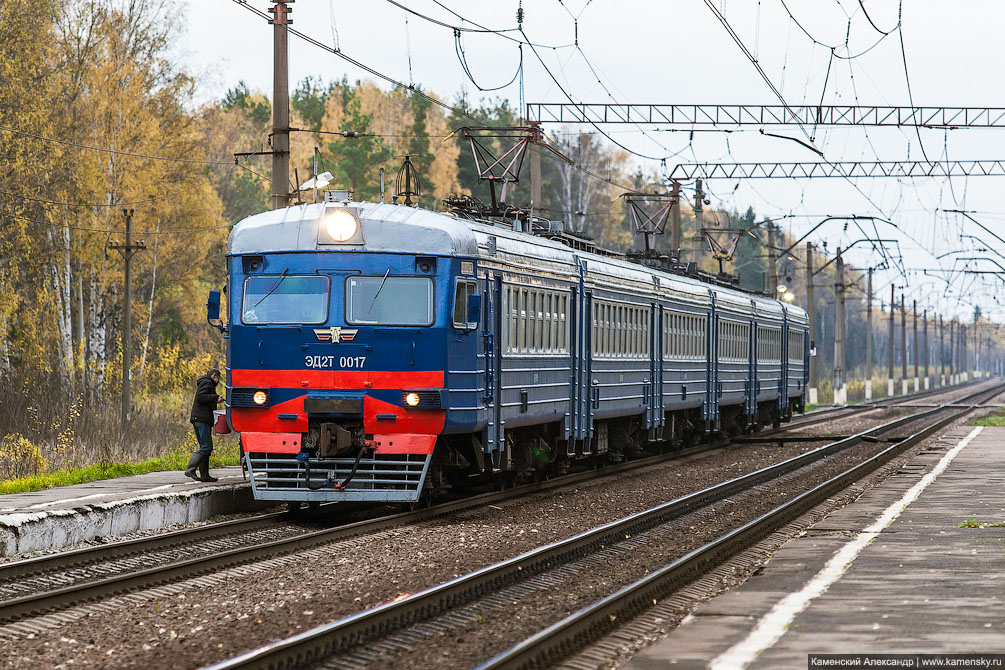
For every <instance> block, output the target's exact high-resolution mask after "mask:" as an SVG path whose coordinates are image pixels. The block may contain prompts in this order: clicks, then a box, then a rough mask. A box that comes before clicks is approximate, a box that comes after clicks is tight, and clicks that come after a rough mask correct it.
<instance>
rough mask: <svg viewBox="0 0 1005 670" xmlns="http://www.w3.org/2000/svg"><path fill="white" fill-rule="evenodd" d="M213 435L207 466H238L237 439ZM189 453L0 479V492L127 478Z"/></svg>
mask: <svg viewBox="0 0 1005 670" xmlns="http://www.w3.org/2000/svg"><path fill="white" fill-rule="evenodd" d="M214 437H215V439H214V443H215V444H214V449H213V455H212V457H211V458H210V461H209V464H210V467H214V468H219V467H223V466H225V465H238V464H239V463H240V454H239V452H238V446H237V440H236V439H226V440H222V439H220V436H218V435H217V436H214ZM190 456H191V452H190V451H188V450H187V449H185V448H184V447H179V448H178V449H175V450H173V451H170V452H168V453H167V454H165V455H163V456H158V457H156V458H148V459H146V460H143V461H140V462H138V463H97V464H95V465H88V466H86V467H82V468H76V469H73V470H66V471H60V472H45V473H42V474H38V475H33V476H31V477H21V478H18V479H10V480H7V481H2V482H0V494H5V493H25V492H27V491H41V490H42V489H48V488H52V487H54V486H69V485H71V484H85V483H87V482H95V481H98V480H101V479H114V478H115V477H129V476H131V475H142V474H146V473H148V472H160V471H165V470H184V469H185V466H186V465H188V459H189V457H190Z"/></svg>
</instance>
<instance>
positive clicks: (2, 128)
mask: <svg viewBox="0 0 1005 670" xmlns="http://www.w3.org/2000/svg"><path fill="white" fill-rule="evenodd" d="M0 132H5V133H10V134H12V135H19V136H21V137H30V138H32V139H36V140H42V141H44V142H52V143H54V144H61V145H63V146H68V147H74V148H76V149H85V150H87V151H97V152H99V153H105V154H112V155H115V156H126V157H129V158H145V159H149V160H155V161H166V162H170V163H192V164H195V165H228V166H229V165H233V164H232V163H231V162H230V161H204V160H198V159H195V158H176V157H173V156H158V155H156V154H143V153H138V152H135V151H120V150H118V149H108V148H105V147H96V146H91V145H88V144H81V143H79V142H71V141H70V140H63V139H59V138H56V137H46V136H44V135H39V134H37V133H29V132H25V131H23V130H17V129H15V128H7V127H5V126H0Z"/></svg>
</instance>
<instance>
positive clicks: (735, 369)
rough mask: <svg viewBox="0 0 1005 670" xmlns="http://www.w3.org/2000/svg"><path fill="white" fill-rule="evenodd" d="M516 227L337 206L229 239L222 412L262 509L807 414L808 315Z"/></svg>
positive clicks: (451, 482)
mask: <svg viewBox="0 0 1005 670" xmlns="http://www.w3.org/2000/svg"><path fill="white" fill-rule="evenodd" d="M520 226H521V224H520V223H519V222H517V223H514V222H513V221H512V220H506V221H500V220H491V219H485V220H472V219H469V218H464V217H462V216H454V215H448V214H440V213H434V212H430V211H427V210H423V209H418V208H414V207H408V206H404V205H391V204H384V203H368V202H353V201H350V200H333V201H331V202H324V203H317V204H310V205H299V206H294V207H288V208H286V209H278V210H274V211H270V212H265V213H263V214H258V215H255V216H251V217H248V218H247V219H244V220H243V221H241V222H240V223H238V224H237V225H236V226H235V227H234V229H233V231H232V233H231V235H230V240H229V245H228V253H227V264H228V276H229V282H228V283H229V287H230V297H229V300H228V305H227V322H228V323H227V325H226V327H225V330H224V332H225V334H226V338H227V355H228V360H227V366H228V367H227V411H228V417H229V421H230V424H231V426H232V428H233V429H234V430H235V431H238V432H240V434H241V439H242V444H243V448H244V452H245V453H244V458H245V464H246V465H247V468H248V471H249V474H250V477H251V482H252V485H253V489H254V495H255V497H256V498H257V499H264V500H284V501H290V502H303V501H311V502H313V501H382V502H416V501H418V500H419V498H420V496H421V495H422V494H423V493H425V492H432V491H442V490H444V489H447V488H450V487H452V486H456V485H458V484H460V483H464V482H470V481H473V480H478V479H484V478H491V477H496V478H500V479H505V478H513V477H515V476H518V475H520V474H521V473H523V474H527V473H533V472H540V471H547V470H556V469H561V468H564V467H565V466H567V465H569V464H572V463H575V462H576V461H578V460H580V459H600V460H607V461H617V460H621V459H623V458H625V457H626V456H630V455H632V454H633V453H641V452H645V451H648V450H650V449H651V448H652V447H653V446H654V445H667V444H673V445H680V444H686V443H689V442H693V441H696V440H698V439H700V438H701V436H702V435H703V434H705V433H709V432H716V431H719V432H726V433H731V432H739V431H742V430H745V429H749V428H752V427H757V426H761V425H765V424H769V423H777V422H779V421H784V420H787V419H788V418H790V417H791V415H792V413H793V411H802V409H803V404H804V401H805V391H806V380H807V374H808V349H809V342H808V337H807V320H806V313H805V312H804V311H803V310H802V309H800V308H798V307H794V306H790V305H786V304H784V303H781V302H779V301H777V300H772V299H769V298H767V297H764V296H760V295H756V294H752V293H748V292H742V291H739V290H736V289H734V288H731V287H727V286H722V285H716V284H714V283H710V282H706V281H702V280H700V279H698V278H696V277H693V276H686V274H684V273H682V272H679V271H664V270H660V269H654V268H652V267H648V266H646V265H642V264H639V263H635V262H631V261H630V260H628V259H626V258H625V257H623V256H618V255H615V254H611V253H607V252H603V251H602V250H598V249H594V248H593V247H592V245H590V243H589V242H588V241H586V240H583V239H581V238H579V237H575V236H572V235H568V234H564V233H561V232H556V231H555V230H554V227H553V226H546V227H545V228H546V229H551V230H550V232H546V234H543V235H542V234H535V233H534V232H522V231H520V230H515V229H514V228H519V227H520ZM215 297H216V300H217V304H218V298H219V296H218V295H216V296H215ZM210 302H211V304H212V303H213V302H214V300H213V298H211V301H210ZM210 311H211V316H216V315H215V314H212V312H213V308H212V307H211V308H210Z"/></svg>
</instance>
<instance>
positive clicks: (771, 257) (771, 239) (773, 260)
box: [768, 220, 812, 298]
mask: <svg viewBox="0 0 1005 670" xmlns="http://www.w3.org/2000/svg"><path fill="white" fill-rule="evenodd" d="M810 281H812V279H811V280H810ZM768 297H769V298H777V297H778V258H777V257H776V256H775V224H774V223H773V222H772V221H771V220H768Z"/></svg>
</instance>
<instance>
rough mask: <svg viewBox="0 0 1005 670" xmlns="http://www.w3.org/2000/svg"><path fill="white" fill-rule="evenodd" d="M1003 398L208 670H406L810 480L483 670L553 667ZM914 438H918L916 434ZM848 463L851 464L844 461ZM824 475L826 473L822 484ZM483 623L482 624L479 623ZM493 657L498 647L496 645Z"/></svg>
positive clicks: (809, 459) (831, 451) (864, 438)
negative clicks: (437, 648)
mask: <svg viewBox="0 0 1005 670" xmlns="http://www.w3.org/2000/svg"><path fill="white" fill-rule="evenodd" d="M1003 389H1005V386H1001V385H996V386H994V387H992V388H990V389H989V388H983V389H981V390H978V391H976V392H974V393H971V394H969V395H968V396H967V397H965V398H963V399H957V400H952V401H950V402H947V403H945V404H943V405H938V406H935V407H933V408H929V409H923V410H922V411H921V412H918V413H916V414H911V415H909V416H905V417H900V418H897V419H894V420H892V421H889V422H887V423H885V424H882V425H880V426H877V427H873V428H870V429H868V430H865V431H862V432H860V433H858V434H855V435H852V436H850V437H847V438H845V439H842V440H839V441H837V442H834V443H831V444H827V445H825V446H822V447H820V448H818V449H815V450H813V451H810V452H807V453H804V454H802V455H800V456H796V457H794V458H791V459H789V460H787V461H783V462H781V463H778V464H776V465H773V466H770V467H767V468H763V469H762V470H758V471H757V472H753V473H750V474H747V475H744V476H742V477H738V478H736V479H733V480H730V481H728V482H724V483H722V484H719V485H716V486H713V487H710V488H707V489H704V490H702V491H699V492H697V493H694V494H692V495H689V496H686V497H683V498H679V499H677V500H674V501H671V502H669V503H666V504H663V505H660V506H658V507H654V508H652V509H650V510H647V511H644V512H640V513H638V514H634V515H631V516H629V517H626V518H624V519H620V520H618V521H615V522H613V523H609V524H606V525H604V526H601V527H598V528H595V529H593V530H590V531H587V532H584V533H581V534H579V535H575V536H573V537H570V538H568V539H566V540H562V541H560V542H555V543H553V544H550V545H547V546H545V547H541V548H539V549H535V550H533V551H530V552H527V553H524V554H522V555H520V556H517V557H515V558H511V559H509V560H506V561H502V562H500V563H497V564H495V565H490V566H487V567H485V568H482V569H480V570H477V571H475V572H472V573H469V574H466V575H463V576H461V577H458V578H456V579H453V580H451V581H448V582H445V583H443V584H440V585H438V586H435V587H432V588H429V589H427V590H425V591H422V592H420V593H417V594H414V595H411V596H408V597H405V598H403V599H400V600H397V601H394V602H391V603H387V604H385V605H381V606H378V607H375V608H371V609H369V610H365V611H363V612H360V613H359V614H356V615H353V616H350V617H347V618H345V619H341V620H339V621H335V622H333V623H331V624H327V625H325V626H321V627H319V628H316V629H314V630H311V631H308V632H305V633H302V634H299V635H297V636H295V637H292V638H288V639H285V640H280V641H277V642H275V643H272V644H269V645H266V646H264V647H261V648H259V649H256V650H253V651H251V652H248V653H246V654H243V655H241V656H238V657H235V658H232V659H230V660H227V661H224V662H221V663H218V664H215V665H212V666H209V667H210V668H211V669H212V670H236V669H238V668H241V669H246V668H304V667H326V668H327V667H332V668H334V667H338V668H354V667H379V666H382V665H388V664H393V665H399V664H401V663H402V662H405V665H407V664H408V663H407V662H408V661H412V660H413V659H412V654H413V653H415V654H417V655H418V652H414V650H416V649H419V648H421V647H422V645H429V644H430V642H433V643H435V642H436V641H438V640H450V639H452V638H453V639H456V640H457V641H458V642H460V641H461V640H462V639H464V638H466V637H468V636H470V635H473V634H476V633H473V629H477V628H479V626H480V624H481V623H482V621H483V617H484V618H485V619H486V620H488V619H491V618H493V617H494V618H495V619H496V620H499V619H500V618H502V619H503V620H505V617H506V616H507V614H508V613H509V611H510V610H511V609H514V610H515V609H518V608H517V607H516V606H517V604H518V601H520V600H521V599H525V598H531V599H533V598H535V597H538V598H540V597H547V596H546V595H543V594H547V593H548V592H550V591H551V588H550V587H552V586H554V585H555V584H558V583H561V582H563V581H564V580H566V579H590V578H591V577H592V578H594V579H596V578H597V577H596V575H598V574H611V572H612V571H611V570H607V571H606V573H605V572H604V570H603V567H602V566H603V564H604V563H605V562H610V561H624V560H626V558H625V557H626V556H629V555H630V553H631V552H632V551H634V550H636V549H637V548H638V547H640V546H644V545H645V544H646V543H648V542H659V541H660V540H661V539H662V540H664V541H665V540H666V539H667V537H671V536H672V532H673V530H674V526H675V524H677V526H678V531H679V525H680V523H681V522H682V521H684V520H686V519H693V518H697V517H696V516H695V515H699V516H700V515H701V514H703V513H708V510H709V509H710V508H713V509H714V508H715V507H716V506H718V507H719V508H720V509H722V508H723V507H724V506H727V505H734V506H737V507H743V506H744V505H745V504H746V503H745V501H751V500H755V499H758V498H760V499H770V498H771V497H772V491H773V490H772V488H771V487H772V486H774V485H775V484H776V483H782V484H785V483H786V479H787V478H788V482H792V481H795V480H797V479H799V478H803V479H802V480H801V481H802V486H803V487H804V488H802V489H798V490H799V492H798V494H796V495H795V496H794V497H793V496H791V495H789V496H788V499H787V500H786V501H785V502H784V503H782V504H780V505H778V506H777V507H773V508H771V509H769V510H766V511H764V513H760V512H759V511H757V512H755V511H751V514H754V515H755V516H756V518H753V519H748V520H745V521H744V522H743V523H742V524H740V525H739V526H735V525H734V526H733V527H731V528H729V529H727V530H726V531H725V532H724V533H722V535H721V536H719V537H717V538H716V539H715V540H713V541H712V542H708V543H706V544H703V545H701V546H698V547H695V548H693V549H691V550H689V551H688V552H687V553H686V555H683V556H680V557H678V558H676V559H675V560H673V561H672V562H671V563H669V564H661V566H660V567H658V568H657V569H653V570H649V569H647V570H646V573H647V574H646V575H645V576H644V577H642V578H641V579H639V580H638V581H637V582H633V583H629V584H627V585H624V586H623V587H621V588H619V589H618V590H617V591H616V592H615V593H613V594H607V595H605V596H604V597H603V598H601V599H600V600H598V601H596V602H594V603H592V604H590V605H588V606H587V607H585V608H582V609H578V611H577V612H576V613H575V614H574V615H572V616H569V617H566V618H564V619H561V620H559V621H557V622H556V623H554V624H552V625H551V626H548V627H547V628H545V629H544V630H541V631H540V632H537V633H535V634H533V635H532V636H530V637H528V638H527V639H525V640H523V641H522V642H520V643H519V644H517V645H515V646H513V647H511V648H510V649H507V650H505V651H502V652H501V653H499V654H497V655H496V656H495V657H493V658H492V659H491V660H489V661H487V662H484V663H483V664H482V665H481V666H480V668H485V669H489V668H492V669H495V668H544V667H549V666H550V665H552V664H553V663H554V662H555V661H557V660H558V659H560V658H562V657H565V656H567V655H568V654H570V653H572V652H574V651H576V650H578V649H580V648H582V647H583V646H585V645H586V644H588V643H590V642H592V641H593V640H596V639H598V638H599V637H602V636H603V635H605V634H607V633H608V632H610V630H611V629H613V628H614V626H615V625H618V624H620V623H621V622H623V621H625V620H627V619H630V618H631V617H632V616H634V615H635V614H637V613H639V612H641V611H643V610H644V609H647V608H648V607H650V606H651V605H652V604H653V603H654V602H655V601H656V600H658V599H659V598H662V597H665V596H666V595H667V594H669V593H671V592H673V591H674V590H677V589H679V588H680V587H682V586H683V585H685V584H687V583H688V582H691V581H692V580H694V579H695V578H696V577H698V576H700V575H702V574H704V573H705V572H707V571H708V570H709V569H710V568H712V567H713V566H715V565H717V564H719V563H721V562H722V561H724V560H725V559H727V558H729V557H730V556H732V555H734V554H736V553H738V552H739V551H742V550H743V549H745V548H746V547H749V546H750V545H752V544H754V543H755V542H757V541H759V540H760V539H761V538H763V537H765V536H767V535H768V534H770V533H771V532H774V531H775V530H776V529H778V528H780V527H781V526H784V525H785V524H787V523H789V522H790V521H791V520H793V519H795V518H796V517H798V516H799V515H801V514H803V513H804V512H805V511H807V510H809V509H811V508H812V507H814V506H815V505H817V504H818V503H819V502H821V501H823V500H825V499H826V498H828V497H829V496H832V495H834V494H835V493H836V492H837V491H840V490H841V489H842V488H844V487H846V486H847V485H848V484H849V483H851V482H853V481H855V480H857V479H860V478H861V477H862V476H864V475H865V474H868V473H869V472H871V471H872V470H874V469H875V468H877V467H879V466H880V465H882V464H883V463H886V462H887V461H888V460H890V459H892V458H894V457H895V456H896V455H898V454H899V453H901V452H903V451H904V450H906V449H908V448H909V447H911V446H913V445H915V444H917V443H919V442H920V441H922V440H923V439H925V438H926V437H928V436H930V435H931V434H932V433H934V432H935V431H937V430H938V429H940V428H941V427H943V426H945V425H947V424H948V423H950V422H952V421H954V420H956V419H958V418H960V417H961V416H962V415H965V414H967V413H969V412H971V411H973V410H974V409H976V408H977V407H978V406H979V405H980V404H981V403H982V402H985V401H986V400H987V399H989V398H992V397H994V396H995V395H997V394H998V393H1001V392H1002V390H1003ZM919 424H920V425H919ZM908 429H910V432H906V431H908ZM886 442H890V443H891V444H890V446H886ZM856 449H857V450H859V451H863V450H866V449H871V453H868V454H855V455H854V458H852V457H851V455H850V454H851V452H853V451H855V450H856ZM842 458H844V459H846V460H848V461H850V462H848V463H845V461H842V460H841V459H842ZM828 459H832V460H830V461H828ZM835 459H836V460H835ZM828 462H829V463H830V464H831V465H832V466H833V465H834V464H837V465H838V466H839V467H838V470H836V471H835V472H838V474H836V475H833V474H831V473H827V474H826V477H823V470H822V469H821V466H819V464H822V463H828ZM814 468H817V470H816V472H815V474H814ZM814 477H816V479H814ZM821 477H823V478H821ZM776 493H777V492H776ZM772 505H773V504H772ZM685 523H687V522H685ZM692 527H693V526H692ZM678 536H679V532H678ZM511 606H512V607H511ZM517 618H519V617H517ZM474 621H477V622H478V624H473V622H474ZM478 648H479V649H480V648H481V645H478ZM485 648H491V642H489V643H488V644H487V645H486V647H485ZM481 658H484V656H482V657H481ZM427 660H428V659H427ZM479 660H480V659H479ZM468 661H470V659H466V660H465V661H461V660H460V659H457V658H451V659H449V661H445V662H448V663H450V664H453V665H464V664H465V663H466V662H468ZM419 664H420V665H421V663H419ZM468 664H470V663H468Z"/></svg>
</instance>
